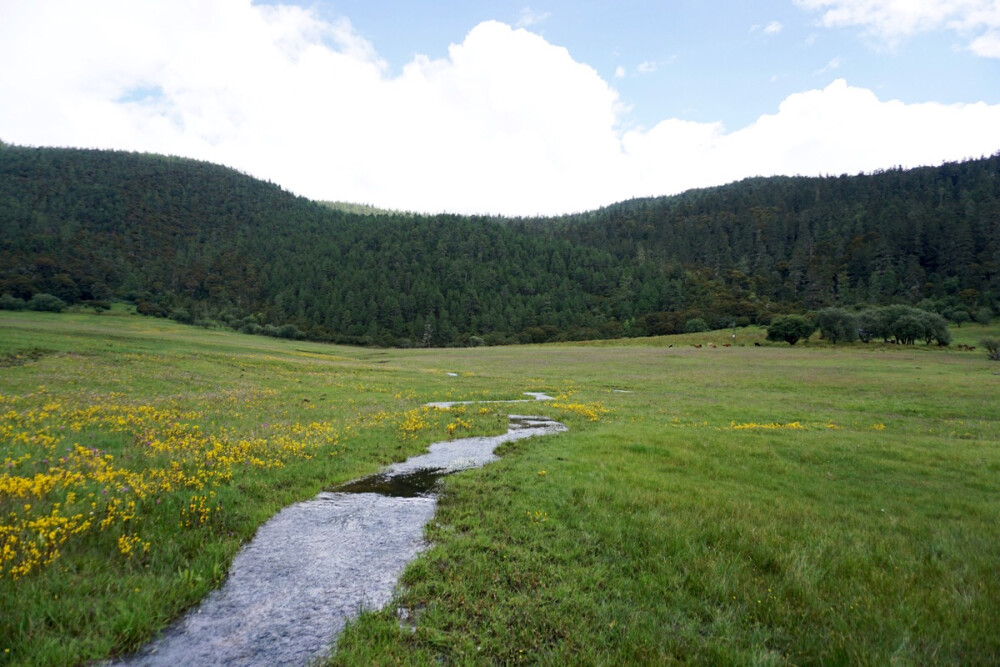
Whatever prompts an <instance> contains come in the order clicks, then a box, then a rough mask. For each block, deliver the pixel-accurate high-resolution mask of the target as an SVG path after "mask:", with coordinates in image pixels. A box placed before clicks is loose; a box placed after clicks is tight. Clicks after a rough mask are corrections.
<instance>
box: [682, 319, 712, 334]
mask: <svg viewBox="0 0 1000 667" xmlns="http://www.w3.org/2000/svg"><path fill="white" fill-rule="evenodd" d="M701 331H708V323H707V322H705V320H703V319H701V318H700V317H695V318H692V319H690V320H688V321H687V322H685V323H684V333H699V332H701Z"/></svg>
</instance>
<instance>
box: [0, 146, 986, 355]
mask: <svg viewBox="0 0 1000 667" xmlns="http://www.w3.org/2000/svg"><path fill="white" fill-rule="evenodd" d="M40 293H44V294H52V295H55V296H57V297H59V298H61V299H63V300H64V301H66V302H70V303H74V302H87V301H95V300H96V301H106V300H109V299H125V300H130V301H133V302H135V303H136V305H137V306H138V308H139V310H140V311H141V312H144V313H148V314H152V315H163V316H171V317H174V318H176V319H179V320H182V321H199V320H200V321H204V322H211V321H216V322H222V323H225V324H228V325H230V326H233V327H235V328H241V329H243V330H246V331H252V332H265V333H272V334H277V335H305V336H308V337H310V338H315V339H325V340H336V341H341V342H356V343H377V344H383V345H407V344H417V345H423V344H432V345H450V344H469V343H478V342H480V341H481V340H484V341H485V342H490V343H493V342H496V343H500V342H517V341H522V342H527V341H544V340H555V339H577V338H598V337H611V336H621V335H646V334H653V333H671V332H674V331H680V330H683V329H684V327H685V326H686V325H687V323H689V322H690V321H691V320H695V319H700V320H704V321H705V322H707V323H708V324H709V325H710V326H713V325H728V324H730V323H731V322H732V321H734V320H737V321H739V322H741V323H749V322H754V321H758V322H766V321H767V320H768V319H769V318H770V316H771V315H772V314H774V313H778V312H788V311H799V310H806V309H814V308H819V307H822V306H825V305H833V304H837V305H853V304H861V303H877V304H884V303H896V302H902V303H915V304H916V303H919V304H920V305H921V306H922V307H924V308H929V309H933V310H937V311H938V312H944V313H945V314H948V313H951V312H954V311H956V310H961V311H963V312H965V313H969V312H975V311H977V310H982V309H988V310H993V311H994V312H996V311H997V309H998V307H1000V304H998V299H1000V154H998V155H994V156H993V157H991V158H986V159H981V160H975V161H969V162H963V163H956V164H946V165H943V166H941V167H937V168H926V169H916V170H910V171H901V170H893V171H887V172H883V173H879V174H874V175H866V176H852V177H846V176H844V177H837V178H769V179H751V180H747V181H743V182H740V183H735V184H732V185H728V186H724V187H720V188H713V189H707V190H698V191H692V192H689V193H686V194H683V195H680V196H676V197H665V198H657V199H642V200H633V201H629V202H623V203H621V204H617V205H614V206H611V207H608V208H605V209H601V210H598V211H594V212H590V213H587V214H583V215H578V216H568V217H563V218H557V219H514V220H511V219H496V218H484V217H469V216H452V215H440V216H415V215H412V214H408V213H399V214H383V213H378V212H374V213H373V212H372V211H370V210H366V211H365V212H364V213H358V212H353V211H351V210H345V207H337V208H331V207H329V206H325V205H321V204H318V203H315V202H312V201H309V200H306V199H303V198H300V197H296V196H293V195H291V194H289V193H287V192H285V191H283V190H282V189H281V188H279V187H277V186H275V185H273V184H270V183H265V182H262V181H259V180H256V179H254V178H251V177H249V176H247V175H245V174H241V173H239V172H237V171H234V170H231V169H227V168H224V167H220V166H217V165H212V164H208V163H203V162H197V161H193V160H187V159H180V158H169V157H163V156H157V155H145V154H135V153H123V152H113V151H96V150H77V149H52V148H22V147H16V146H8V145H4V144H0V294H6V295H9V296H8V297H6V298H4V300H3V303H6V304H8V305H9V304H11V303H15V302H16V300H17V299H29V298H31V297H32V295H34V294H40Z"/></svg>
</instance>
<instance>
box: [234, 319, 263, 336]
mask: <svg viewBox="0 0 1000 667" xmlns="http://www.w3.org/2000/svg"><path fill="white" fill-rule="evenodd" d="M263 330H264V329H263V327H261V326H260V325H259V324H257V323H256V322H247V323H246V324H244V325H243V326H241V327H240V328H239V329H237V331H239V332H240V333H245V334H250V335H251V336H256V335H258V334H260V333H261V332H262V331H263Z"/></svg>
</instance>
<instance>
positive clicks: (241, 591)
mask: <svg viewBox="0 0 1000 667" xmlns="http://www.w3.org/2000/svg"><path fill="white" fill-rule="evenodd" d="M564 430H566V427H565V426H564V425H563V424H560V423H559V422H555V421H552V420H549V419H547V418H545V417H532V416H519V415H511V416H510V425H509V428H508V430H507V433H505V434H503V435H498V436H493V437H480V438H462V439H459V440H449V441H446V442H438V443H434V444H433V445H431V446H430V450H429V451H428V452H427V453H426V454H423V455H420V456H414V457H412V458H410V459H408V460H406V461H403V462H402V463H397V464H395V465H392V466H390V467H389V468H386V469H385V470H383V471H382V472H380V473H378V474H377V475H372V476H371V477H367V478H364V479H361V480H357V481H354V482H349V483H347V484H343V485H340V486H338V487H334V488H333V489H331V490H329V491H324V492H323V493H320V494H319V495H318V496H317V497H316V498H314V499H312V500H309V501H306V502H302V503H296V504H295V505H292V506H290V507H287V508H285V509H284V510H282V511H281V512H279V513H278V514H277V515H275V516H274V517H273V518H272V519H271V520H270V521H268V522H267V523H266V524H264V525H263V526H261V528H260V529H259V530H258V531H257V534H256V535H255V536H254V538H253V540H251V542H250V543H249V544H247V545H246V546H245V547H244V548H243V549H242V550H241V551H240V553H239V554H237V556H236V558H235V560H234V561H233V565H232V568H231V570H230V573H229V577H228V579H227V580H226V582H225V583H224V584H223V586H222V588H220V589H219V590H216V591H213V592H212V593H210V594H209V595H208V596H207V597H206V598H205V599H204V600H203V601H202V603H201V605H200V606H199V607H198V608H197V609H195V610H193V611H192V612H190V613H188V614H187V615H186V616H185V617H184V618H182V619H181V620H180V621H178V622H177V623H176V624H174V625H173V626H172V627H170V628H169V629H168V630H167V631H166V632H164V634H163V635H162V636H161V637H160V638H159V639H157V640H155V641H154V642H152V643H150V644H149V645H147V646H146V647H145V648H144V649H143V650H142V651H140V652H139V653H138V654H136V655H135V656H132V657H131V658H128V659H126V660H125V661H123V662H120V663H115V664H120V665H171V666H181V665H303V664H305V663H307V662H308V661H309V660H312V659H315V658H318V657H322V656H323V655H325V654H327V653H328V652H329V650H330V647H331V644H332V642H333V641H335V639H336V637H337V635H338V634H339V633H340V631H341V630H342V629H343V627H344V625H345V624H346V623H347V621H348V620H349V619H351V618H353V617H355V616H357V615H358V613H360V612H361V611H362V610H363V609H377V608H380V607H382V606H384V605H385V604H387V603H388V602H389V601H390V600H391V599H392V594H393V591H394V588H395V585H396V581H397V580H398V578H399V575H400V574H401V573H402V571H403V568H404V567H405V566H406V564H407V563H408V562H409V561H410V560H412V559H413V558H414V557H415V556H416V555H417V554H418V553H419V552H420V551H421V550H422V549H423V548H424V546H425V543H424V541H423V529H424V525H425V524H426V523H427V521H429V520H430V519H431V517H433V515H434V510H435V507H436V505H437V498H436V495H435V488H436V486H435V485H436V483H437V480H438V479H439V478H440V477H441V476H442V475H445V474H449V473H452V472H455V471H458V470H465V469H468V468H475V467H479V466H482V465H485V464H486V463H488V462H490V461H492V460H495V459H496V458H497V457H496V455H495V454H493V450H494V449H496V448H497V447H498V446H499V445H501V444H503V443H505V442H511V441H514V440H521V439H523V438H530V437H533V436H538V435H548V434H552V433H558V432H561V431H564Z"/></svg>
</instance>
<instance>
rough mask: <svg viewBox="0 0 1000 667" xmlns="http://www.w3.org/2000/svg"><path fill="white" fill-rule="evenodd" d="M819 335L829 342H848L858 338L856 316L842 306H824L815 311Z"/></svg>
mask: <svg viewBox="0 0 1000 667" xmlns="http://www.w3.org/2000/svg"><path fill="white" fill-rule="evenodd" d="M816 326H817V327H819V331H820V335H822V336H823V338H825V339H826V340H828V341H830V342H831V343H841V342H844V343H850V342H853V341H855V340H857V339H858V317H857V315H855V314H854V313H849V312H847V311H846V310H844V309H843V308H824V309H823V310H821V311H819V312H818V313H816Z"/></svg>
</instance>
